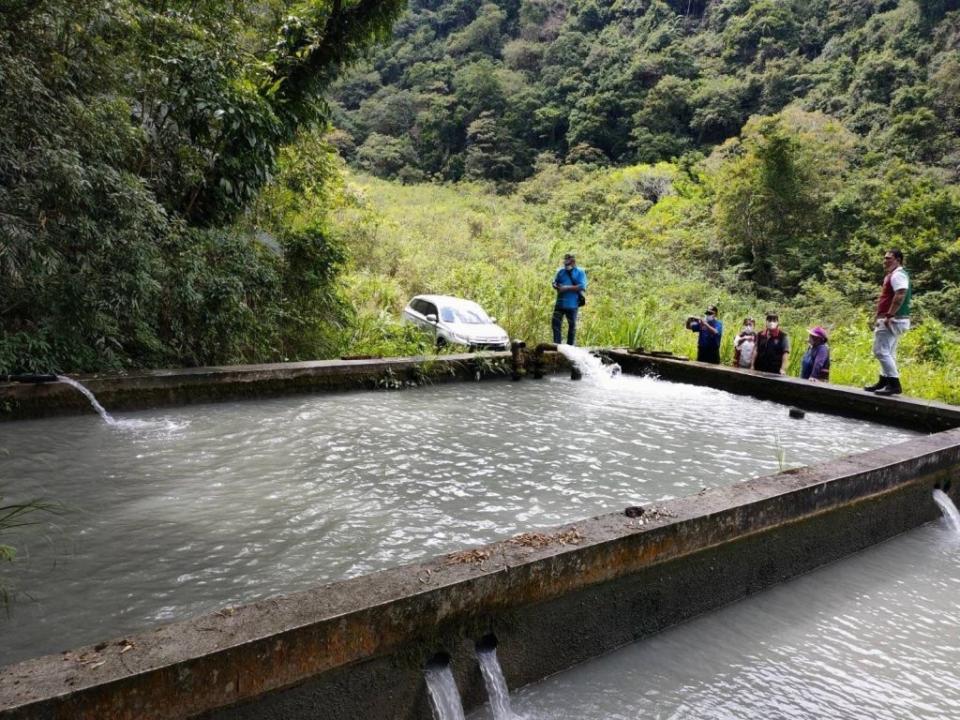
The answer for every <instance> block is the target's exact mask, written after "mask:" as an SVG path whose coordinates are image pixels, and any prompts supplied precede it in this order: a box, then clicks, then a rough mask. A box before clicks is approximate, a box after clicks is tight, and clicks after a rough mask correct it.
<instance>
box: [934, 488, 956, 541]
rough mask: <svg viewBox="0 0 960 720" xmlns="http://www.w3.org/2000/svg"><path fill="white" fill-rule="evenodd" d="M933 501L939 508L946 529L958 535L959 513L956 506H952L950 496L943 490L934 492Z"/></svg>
mask: <svg viewBox="0 0 960 720" xmlns="http://www.w3.org/2000/svg"><path fill="white" fill-rule="evenodd" d="M933 499H934V502H936V503H937V505H939V506H940V511H941V512H942V513H943V519H944V520H946V522H947V527H949V528H950V529H951V530H953V531H954V532H955V533H960V512H958V511H957V506H956V505H954V504H953V500H951V499H950V496H949V495H947V494H946V493H945V492H944V491H943V490H934V491H933Z"/></svg>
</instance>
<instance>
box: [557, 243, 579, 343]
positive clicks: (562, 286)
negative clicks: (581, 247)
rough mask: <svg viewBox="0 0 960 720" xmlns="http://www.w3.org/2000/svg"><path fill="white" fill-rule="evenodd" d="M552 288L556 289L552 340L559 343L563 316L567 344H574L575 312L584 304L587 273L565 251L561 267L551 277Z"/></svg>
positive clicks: (575, 337)
mask: <svg viewBox="0 0 960 720" xmlns="http://www.w3.org/2000/svg"><path fill="white" fill-rule="evenodd" d="M553 289H554V290H556V291H557V301H556V303H555V304H554V306H553V321H552V322H551V324H550V325H551V328H552V329H553V341H554V342H555V343H556V344H557V345H559V344H560V342H561V339H560V331H561V329H562V327H563V318H564V317H566V318H567V345H575V344H576V340H577V313H578V312H579V310H580V308H581V307H582V306H583V305H585V304H586V302H587V300H586V296H585V295H584V294H583V293H584V291H585V290H586V289H587V274H586V273H585V272H584V271H583V270H581V269H580V268H578V267H577V259H576V258H575V257H574V256H573V255H571V254H570V253H567V254H566V255H564V256H563V267H562V268H560V269H559V270H557V274H556V275H555V276H554V278H553Z"/></svg>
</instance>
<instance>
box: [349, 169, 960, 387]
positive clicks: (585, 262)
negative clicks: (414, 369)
mask: <svg viewBox="0 0 960 720" xmlns="http://www.w3.org/2000/svg"><path fill="white" fill-rule="evenodd" d="M568 194H569V193H568ZM347 196H348V198H350V201H349V202H348V203H346V204H345V206H344V207H342V208H341V209H339V210H338V212H337V213H336V214H335V225H336V228H337V231H338V232H339V233H340V234H341V235H342V237H343V238H344V240H345V242H346V244H347V245H348V247H350V249H351V253H352V261H351V266H350V268H349V271H348V273H347V274H346V278H345V284H344V287H343V292H344V294H345V296H346V299H347V300H348V302H349V303H350V304H351V305H352V306H353V307H354V308H355V309H356V322H355V323H354V326H353V327H352V328H350V329H349V331H348V332H349V333H350V335H349V337H348V338H347V341H346V342H345V346H346V348H347V349H346V351H345V352H346V353H348V354H384V355H388V354H409V353H410V352H411V351H416V350H417V349H418V348H420V349H423V348H426V347H427V345H428V344H425V343H424V339H423V338H422V337H420V338H418V337H416V336H415V333H414V334H411V333H413V331H412V330H410V328H406V329H398V319H399V315H400V311H401V310H402V308H403V306H404V304H405V303H406V302H407V300H409V298H410V297H411V296H412V295H414V294H417V293H425V292H430V293H441V294H451V295H458V296H462V297H467V298H470V299H472V300H475V301H477V302H479V303H480V304H481V305H482V306H484V307H485V308H486V309H487V311H488V312H489V313H490V314H491V315H493V316H495V317H496V318H497V321H498V322H499V323H500V324H501V325H503V326H504V327H505V328H506V329H507V331H508V332H509V333H510V335H511V337H515V338H522V339H523V340H525V341H526V342H527V343H528V344H533V343H538V342H544V341H549V340H550V339H551V333H550V318H551V314H552V311H553V301H554V297H555V296H554V292H553V290H552V289H551V287H550V283H551V280H552V278H553V276H554V273H555V272H556V270H557V268H558V267H559V265H560V258H561V257H562V256H563V254H564V253H565V252H574V253H576V255H577V261H578V264H579V265H580V266H581V267H582V268H584V269H585V270H586V272H587V276H588V282H589V288H588V292H587V298H588V302H587V305H586V307H585V308H583V310H582V311H581V316H580V329H579V332H578V343H579V344H581V345H603V346H623V347H643V348H646V349H648V350H668V351H671V352H674V353H677V354H683V355H690V356H694V355H695V354H696V335H695V334H694V333H692V332H690V331H688V330H686V329H685V327H684V320H685V318H686V317H687V316H688V315H701V314H702V313H703V311H704V309H705V307H706V306H707V305H711V304H716V305H718V306H719V307H720V311H721V319H722V320H723V322H724V324H725V332H724V336H723V340H722V344H721V358H722V360H723V361H724V362H726V363H729V362H732V358H733V338H734V337H735V335H736V333H737V330H738V329H739V327H740V325H741V322H742V320H743V318H744V317H745V316H748V315H749V316H752V317H755V318H756V319H757V320H758V322H759V323H762V321H763V317H764V315H765V313H766V311H767V310H769V309H777V310H778V311H779V312H780V316H781V322H782V325H783V328H784V330H786V331H787V332H788V333H789V334H790V336H791V338H792V342H793V352H792V353H791V357H790V365H789V368H790V370H789V372H790V374H792V375H799V372H800V360H801V357H802V355H803V351H804V349H805V347H806V341H807V329H808V328H809V327H810V326H812V325H823V326H825V327H827V328H828V330H829V331H830V335H831V337H830V347H831V354H832V367H831V381H832V382H835V383H840V384H846V385H854V386H858V385H862V384H865V383H868V382H873V381H874V380H875V379H876V376H877V372H878V365H877V362H876V360H875V359H874V358H873V355H872V352H871V347H872V333H871V330H870V327H869V317H868V309H867V308H864V307H857V306H855V305H850V304H847V303H846V302H844V301H843V300H842V299H841V300H837V299H835V298H834V299H832V300H831V301H830V302H825V301H824V302H820V303H814V304H811V303H810V302H809V301H807V302H805V303H804V306H803V308H802V309H801V308H800V307H795V306H792V305H791V304H789V303H786V302H781V303H780V305H779V306H778V305H776V304H775V303H774V302H773V301H770V300H762V299H760V298H758V297H756V296H755V295H753V294H752V293H751V292H750V291H749V288H744V291H743V292H741V293H733V292H730V291H729V290H728V289H726V288H728V287H730V283H729V281H726V279H725V278H720V277H716V276H715V275H713V274H711V273H710V272H708V271H707V270H705V269H704V268H702V267H700V266H699V265H698V264H697V263H696V262H695V261H693V260H690V259H689V258H688V257H687V256H686V253H685V252H684V246H683V245H680V244H677V243H676V242H674V243H671V242H668V241H666V240H664V241H663V242H658V243H639V242H638V241H637V239H636V237H632V236H629V235H628V230H627V229H625V228H624V227H622V226H621V225H618V224H617V223H620V222H621V218H620V217H619V215H618V216H616V217H614V219H613V220H611V221H610V222H607V223H604V222H603V221H600V222H594V223H592V224H591V223H584V222H579V221H578V222H576V223H571V222H569V218H570V213H568V214H566V215H564V214H563V212H561V210H562V209H561V210H558V208H557V207H555V206H553V205H551V203H549V202H548V203H534V202H529V201H527V200H525V199H524V196H523V194H522V193H517V194H513V195H509V196H501V195H497V194H496V193H495V192H494V191H493V189H491V188H487V187H485V186H482V185H468V184H460V185H455V186H447V185H435V184H425V185H399V184H394V183H390V182H386V181H382V180H378V179H374V178H369V177H364V176H352V177H351V178H350V179H349V181H348V193H347ZM569 202H572V201H569ZM684 242H689V239H684ZM878 280H879V278H878ZM798 305H799V303H798ZM900 356H901V365H902V375H903V382H904V386H905V389H906V391H907V392H908V393H909V394H910V395H914V396H918V397H924V398H930V399H936V400H943V401H946V402H951V403H960V382H958V381H957V377H958V374H957V371H958V369H960V345H958V343H957V336H956V333H955V331H952V330H950V329H948V328H946V327H944V326H943V325H941V324H940V323H938V322H936V321H934V320H924V319H923V318H920V319H919V327H918V328H917V329H914V330H911V331H910V332H909V333H907V334H906V335H905V336H904V339H903V341H902V343H901V352H900Z"/></svg>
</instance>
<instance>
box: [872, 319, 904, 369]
mask: <svg viewBox="0 0 960 720" xmlns="http://www.w3.org/2000/svg"><path fill="white" fill-rule="evenodd" d="M909 329H910V318H897V319H893V320H891V321H890V327H887V325H886V323H884V321H883V320H877V326H876V328H875V329H874V331H873V356H874V357H875V358H876V359H877V360H879V361H880V374H881V375H883V376H884V377H890V378H898V377H900V373H899V371H898V370H897V343H899V342H900V336H901V335H903V334H904V333H905V332H906V331H907V330H909Z"/></svg>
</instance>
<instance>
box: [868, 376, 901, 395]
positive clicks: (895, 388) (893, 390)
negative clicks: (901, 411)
mask: <svg viewBox="0 0 960 720" xmlns="http://www.w3.org/2000/svg"><path fill="white" fill-rule="evenodd" d="M902 392H903V388H902V387H900V378H887V384H886V385H885V386H884V387H882V388H880V389H879V390H877V391H876V393H874V394H875V395H899V394H900V393H902Z"/></svg>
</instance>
